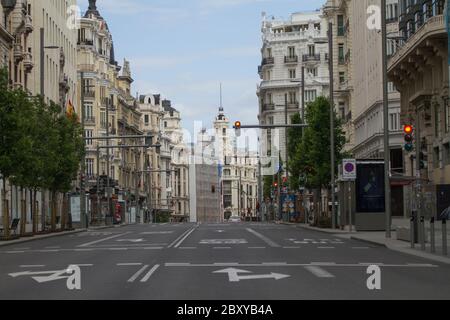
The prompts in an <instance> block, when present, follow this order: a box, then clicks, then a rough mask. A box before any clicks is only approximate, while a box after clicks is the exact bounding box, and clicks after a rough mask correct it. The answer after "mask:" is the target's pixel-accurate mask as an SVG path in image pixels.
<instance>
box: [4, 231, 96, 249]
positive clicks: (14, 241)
mask: <svg viewBox="0 0 450 320" xmlns="http://www.w3.org/2000/svg"><path fill="white" fill-rule="evenodd" d="M86 231H87V229H78V230H73V231H64V232H55V233H50V234H46V235H43V236H37V237H36V236H33V237H29V238H23V239H17V240H11V241H5V242H0V247H6V246H13V245H16V244H20V243H25V242H31V241H38V240H44V239H48V238H56V237H62V236H66V235H70V234H76V233H81V232H86Z"/></svg>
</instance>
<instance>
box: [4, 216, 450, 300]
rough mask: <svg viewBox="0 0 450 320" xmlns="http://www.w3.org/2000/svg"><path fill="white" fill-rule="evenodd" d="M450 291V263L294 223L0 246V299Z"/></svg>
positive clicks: (163, 228)
mask: <svg viewBox="0 0 450 320" xmlns="http://www.w3.org/2000/svg"><path fill="white" fill-rule="evenodd" d="M374 265H375V267H373V266H374ZM69 266H72V268H74V267H73V266H77V267H78V268H79V270H80V273H79V275H80V277H79V278H76V276H77V272H76V270H75V269H72V270H68V267H69ZM369 266H372V267H371V268H372V269H370V271H371V272H370V274H369V273H368V268H369ZM373 268H375V269H377V268H378V269H379V271H380V277H379V278H378V279H377V278H376V275H377V274H376V270H375V271H374V269H373ZM72 272H74V273H72ZM372 272H375V273H372ZM369 277H372V278H371V279H370V280H369V281H368V279H369ZM77 279H78V280H79V282H78V284H79V286H77V285H76V284H77ZM377 280H379V282H377ZM368 282H369V284H371V285H369V287H371V290H370V289H369V288H368ZM68 283H71V284H72V286H70V285H69V286H68V285H67V284H68ZM377 285H379V287H378V286H377ZM69 287H71V288H72V290H70V289H69ZM449 297H450V266H449V265H446V264H440V263H436V262H433V261H428V260H425V259H420V258H417V257H414V256H410V255H406V254H401V253H398V252H394V251H390V250H389V249H386V248H384V247H378V246H373V245H368V244H367V243H364V242H358V241H354V240H348V239H343V238H339V236H338V235H333V234H326V233H321V232H315V231H311V230H305V229H302V228H300V227H296V226H288V225H277V224H265V223H234V224H228V223H225V224H201V225H198V224H158V225H154V224H153V225H152V224H150V225H149V224H146V225H131V226H126V227H121V228H111V229H102V230H98V231H88V232H82V233H78V234H72V235H66V236H61V237H55V238H49V239H43V240H36V241H32V242H27V243H23V244H20V245H11V246H7V247H2V248H1V249H0V299H2V300H3V299H12V300H15V299H88V300H95V299H102V300H103V299H106V300H110V299H114V300H117V299H119V300H127V299H133V300H136V299H139V300H141V299H143V300H244V299H245V300H248V299H251V300H300V299H339V300H340V299H408V300H409V299H448V298H449Z"/></svg>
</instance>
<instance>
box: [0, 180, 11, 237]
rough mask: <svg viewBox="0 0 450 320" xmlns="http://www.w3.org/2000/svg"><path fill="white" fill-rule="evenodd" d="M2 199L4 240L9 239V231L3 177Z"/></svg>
mask: <svg viewBox="0 0 450 320" xmlns="http://www.w3.org/2000/svg"><path fill="white" fill-rule="evenodd" d="M2 193H3V194H2V198H3V236H4V238H5V239H8V238H9V234H10V230H9V208H8V200H7V199H6V178H5V177H3V190H2Z"/></svg>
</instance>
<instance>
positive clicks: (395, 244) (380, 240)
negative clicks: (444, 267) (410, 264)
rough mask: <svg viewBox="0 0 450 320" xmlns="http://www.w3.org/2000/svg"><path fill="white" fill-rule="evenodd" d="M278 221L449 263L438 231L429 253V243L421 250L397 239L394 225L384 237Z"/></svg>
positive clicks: (369, 233)
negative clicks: (390, 233) (433, 245)
mask: <svg viewBox="0 0 450 320" xmlns="http://www.w3.org/2000/svg"><path fill="white" fill-rule="evenodd" d="M279 223H280V224H285V225H294V226H296V227H297V228H302V229H307V230H313V231H318V232H323V233H328V234H333V235H336V236H337V237H339V238H343V239H352V240H358V241H363V242H366V243H369V244H372V245H376V246H382V247H385V248H388V249H390V250H394V251H397V252H402V253H406V254H410V255H413V256H416V257H420V258H424V259H429V260H433V261H437V262H441V263H446V264H450V256H448V255H447V257H445V256H442V255H441V252H442V247H441V246H442V245H441V243H442V242H441V241H442V238H441V237H440V236H438V233H437V234H436V253H431V252H430V244H429V243H427V244H426V250H425V251H422V250H421V248H420V244H416V245H415V248H414V249H413V248H411V244H410V242H408V241H403V240H397V234H396V231H395V226H394V228H393V229H394V231H392V237H391V238H386V233H385V232H384V231H371V232H356V231H352V232H350V231H349V230H348V229H347V230H340V229H325V228H317V227H311V226H308V225H305V224H301V223H290V222H279ZM448 240H450V239H448ZM448 240H447V241H448ZM448 247H449V251H450V244H449V245H448Z"/></svg>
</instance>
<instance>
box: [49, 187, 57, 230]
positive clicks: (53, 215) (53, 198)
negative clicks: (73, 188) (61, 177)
mask: <svg viewBox="0 0 450 320" xmlns="http://www.w3.org/2000/svg"><path fill="white" fill-rule="evenodd" d="M50 203H51V205H50V208H51V226H52V228H51V230H52V232H55V231H56V192H55V191H52V193H51V201H50Z"/></svg>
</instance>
